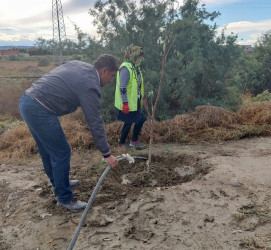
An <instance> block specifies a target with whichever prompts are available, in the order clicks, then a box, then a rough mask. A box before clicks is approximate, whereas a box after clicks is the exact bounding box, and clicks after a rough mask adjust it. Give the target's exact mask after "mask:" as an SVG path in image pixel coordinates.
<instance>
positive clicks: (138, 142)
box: [130, 141, 146, 149]
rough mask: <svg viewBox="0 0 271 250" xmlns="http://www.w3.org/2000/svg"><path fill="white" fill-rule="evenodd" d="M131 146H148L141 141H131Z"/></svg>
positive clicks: (140, 147)
mask: <svg viewBox="0 0 271 250" xmlns="http://www.w3.org/2000/svg"><path fill="white" fill-rule="evenodd" d="M130 146H131V147H135V148H136V149H143V148H146V145H145V144H144V143H142V142H140V141H131V142H130Z"/></svg>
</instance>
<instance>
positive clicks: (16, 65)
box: [0, 60, 56, 77]
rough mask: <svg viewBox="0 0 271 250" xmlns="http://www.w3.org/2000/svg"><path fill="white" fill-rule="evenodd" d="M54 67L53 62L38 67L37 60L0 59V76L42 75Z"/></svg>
mask: <svg viewBox="0 0 271 250" xmlns="http://www.w3.org/2000/svg"><path fill="white" fill-rule="evenodd" d="M55 67H56V66H55V65H54V64H53V63H50V65H48V66H46V67H39V66H38V62H29V61H8V60H0V76H20V77H24V76H35V75H43V74H45V73H47V72H49V71H50V70H52V69H53V68H55Z"/></svg>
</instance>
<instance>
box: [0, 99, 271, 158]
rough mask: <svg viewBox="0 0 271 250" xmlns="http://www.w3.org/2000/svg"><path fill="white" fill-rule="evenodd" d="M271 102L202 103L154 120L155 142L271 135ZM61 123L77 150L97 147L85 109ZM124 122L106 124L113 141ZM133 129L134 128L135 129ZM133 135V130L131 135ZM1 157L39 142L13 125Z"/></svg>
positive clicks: (0, 141)
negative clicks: (233, 106) (236, 107)
mask: <svg viewBox="0 0 271 250" xmlns="http://www.w3.org/2000/svg"><path fill="white" fill-rule="evenodd" d="M270 108H271V103H269V102H264V103H253V104H248V105H247V106H244V107H242V108H241V109H240V111H239V112H238V113H233V112H229V111H227V110H224V109H222V108H218V107H213V106H199V107H197V109H196V111H195V112H191V113H189V114H185V115H177V116H176V117H175V118H174V119H171V120H167V121H163V122H154V138H153V141H154V143H172V142H174V143H184V142H189V141H226V140H234V139H240V138H245V137H251V136H269V135H271V124H270V121H271V119H270V117H271V116H270V114H271V113H270ZM61 124H62V126H63V129H64V132H65V134H66V136H67V139H68V141H69V143H70V145H71V147H72V149H73V150H74V151H78V152H80V151H84V150H86V149H91V148H93V149H96V146H95V144H94V141H93V139H92V136H91V134H90V132H89V129H88V126H87V124H86V123H85V120H84V116H83V113H82V111H81V110H79V111H77V112H75V113H73V114H71V115H67V116H64V117H62V118H61ZM150 126H151V124H150V122H148V121H147V122H146V123H145V124H144V127H143V129H142V133H141V137H140V139H141V140H142V141H143V142H145V143H148V142H149V139H150ZM121 128H122V122H113V123H111V124H106V125H105V130H106V134H107V135H108V140H109V143H110V144H111V145H112V146H113V147H116V146H117V141H118V138H119V135H120V132H121ZM131 132H132V131H131ZM129 136H130V137H131V133H130V135H129ZM0 151H1V152H0V159H1V157H2V158H3V157H5V158H6V157H22V156H27V155H30V154H33V153H34V152H35V143H34V141H33V139H32V137H31V136H30V134H29V132H28V129H27V127H26V126H25V125H18V126H15V127H11V128H9V129H8V130H7V131H5V132H4V133H3V134H2V135H0Z"/></svg>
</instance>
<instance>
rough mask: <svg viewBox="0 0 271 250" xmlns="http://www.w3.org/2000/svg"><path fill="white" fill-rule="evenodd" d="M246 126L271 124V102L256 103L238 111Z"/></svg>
mask: <svg viewBox="0 0 271 250" xmlns="http://www.w3.org/2000/svg"><path fill="white" fill-rule="evenodd" d="M238 114H239V116H240V117H241V118H242V120H243V121H244V123H245V124H253V125H255V124H258V125H263V124H269V125H270V124H271V102H268V101H266V102H255V103H250V104H248V105H245V106H243V107H242V108H241V109H240V110H239V111H238Z"/></svg>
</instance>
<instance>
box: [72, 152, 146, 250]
mask: <svg viewBox="0 0 271 250" xmlns="http://www.w3.org/2000/svg"><path fill="white" fill-rule="evenodd" d="M117 159H118V161H122V160H125V159H126V160H128V161H129V163H134V159H138V160H143V161H146V160H147V158H146V157H143V156H130V155H129V154H123V155H122V157H117ZM110 169H111V166H110V165H109V166H107V168H106V169H105V171H104V172H103V174H102V175H101V177H100V179H99V181H98V182H97V184H96V186H95V188H94V190H93V192H92V194H91V196H90V198H89V201H88V204H87V206H86V208H85V210H84V213H83V215H82V217H81V219H80V221H79V224H78V226H77V228H76V230H75V233H74V236H73V238H72V240H71V242H70V245H69V246H68V248H67V250H72V249H73V247H74V244H75V242H76V240H77V238H78V236H79V233H80V231H81V229H82V227H83V225H84V222H85V220H86V217H87V214H88V211H89V210H90V208H91V206H92V203H93V201H94V199H95V196H96V195H97V193H98V190H99V188H100V186H101V184H102V182H103V181H104V179H105V177H106V175H107V174H108V172H109V171H110Z"/></svg>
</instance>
